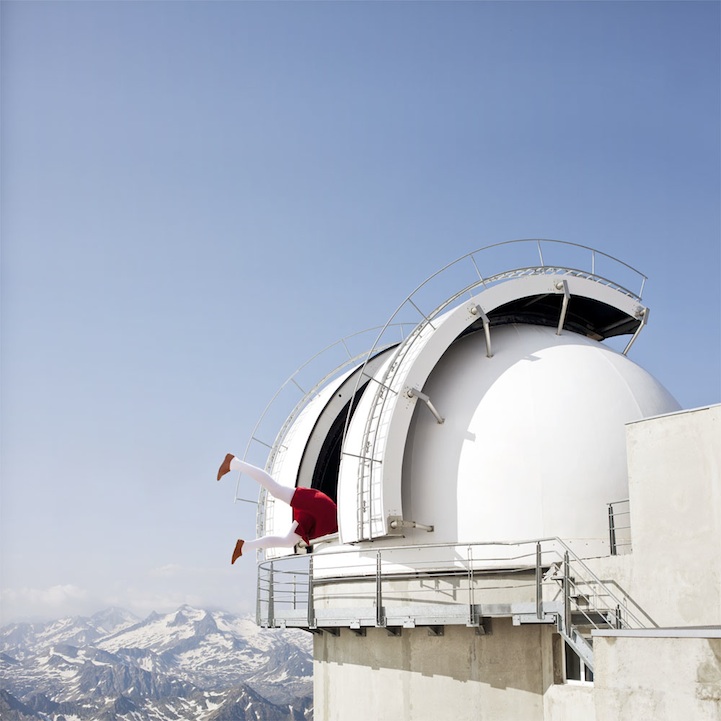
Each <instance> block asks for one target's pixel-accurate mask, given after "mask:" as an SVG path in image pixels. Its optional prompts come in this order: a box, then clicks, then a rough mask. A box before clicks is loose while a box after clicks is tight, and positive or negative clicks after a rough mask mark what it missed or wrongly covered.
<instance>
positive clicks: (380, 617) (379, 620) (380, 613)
mask: <svg viewBox="0 0 721 721" xmlns="http://www.w3.org/2000/svg"><path fill="white" fill-rule="evenodd" d="M382 578H383V574H382V573H381V552H380V551H377V552H376V626H385V625H386V619H385V613H384V610H383V589H382V588H381V580H382Z"/></svg>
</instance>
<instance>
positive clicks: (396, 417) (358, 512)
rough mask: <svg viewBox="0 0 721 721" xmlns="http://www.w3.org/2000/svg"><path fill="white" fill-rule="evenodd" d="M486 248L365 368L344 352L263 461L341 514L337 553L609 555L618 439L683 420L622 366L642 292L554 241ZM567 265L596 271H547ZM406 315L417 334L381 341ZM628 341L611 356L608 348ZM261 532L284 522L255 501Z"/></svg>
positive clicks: (449, 270)
mask: <svg viewBox="0 0 721 721" xmlns="http://www.w3.org/2000/svg"><path fill="white" fill-rule="evenodd" d="M529 247H530V249H537V250H538V254H539V255H538V261H540V262H539V263H538V264H534V263H532V264H525V265H524V264H520V265H519V264H518V263H519V262H520V261H521V260H522V259H521V258H520V257H519V258H516V257H515V256H514V258H513V260H512V261H511V264H510V265H508V266H501V268H502V270H501V272H497V273H495V274H493V275H488V274H482V273H481V270H480V269H481V268H482V267H484V263H482V262H481V261H482V260H484V259H485V258H486V252H490V251H493V250H503V249H506V250H512V251H513V252H514V253H516V252H518V253H520V252H521V251H523V252H524V253H525V251H527V250H528V249H529ZM482 250H483V252H481V251H477V252H475V253H471V254H469V255H467V256H464V258H461V259H459V260H458V261H456V262H455V263H453V264H451V265H449V266H447V267H446V268H445V269H442V271H439V273H437V274H435V275H434V276H431V278H429V279H428V280H427V281H426V282H425V283H423V284H422V285H421V286H419V287H418V288H417V289H416V290H415V291H414V292H413V293H412V294H411V295H410V296H409V297H408V298H407V299H406V301H405V302H404V303H403V304H402V305H401V306H400V307H399V309H398V310H397V311H396V313H394V314H393V316H392V317H391V319H390V320H389V321H388V323H387V324H386V326H384V328H383V331H382V332H381V333H380V334H379V335H378V337H377V339H376V342H375V344H374V346H373V347H372V348H371V350H370V351H368V352H367V353H366V354H364V357H365V361H362V360H361V359H359V358H358V357H353V356H352V354H350V352H349V353H348V359H347V360H346V361H345V362H344V365H343V367H342V368H343V372H342V373H336V372H335V371H333V372H331V373H329V374H326V375H325V376H323V378H322V380H321V381H320V382H319V383H317V384H315V385H314V386H313V387H312V390H311V391H308V392H306V394H305V396H304V397H303V398H302V399H301V401H300V402H299V403H298V404H297V405H296V408H295V409H294V411H293V412H292V413H291V414H290V416H288V417H287V420H286V422H285V424H284V425H283V427H282V428H281V431H280V432H279V433H278V435H277V436H276V438H275V442H274V443H273V444H272V446H271V452H270V455H269V457H268V462H267V468H268V470H269V472H271V473H272V474H273V475H275V476H276V477H277V478H278V479H279V481H280V482H281V483H283V484H285V485H287V486H289V487H293V486H310V487H313V488H317V489H319V490H322V491H323V492H325V493H327V494H328V495H330V496H331V497H332V498H333V499H334V500H337V504H338V528H339V534H338V538H337V539H336V541H337V542H338V543H339V544H340V545H341V546H344V547H351V546H354V547H355V549H356V550H359V551H362V550H363V549H366V548H371V547H372V546H370V545H369V546H366V544H369V543H371V544H372V543H373V542H375V541H376V540H379V539H384V543H387V544H391V545H392V546H394V547H395V546H396V545H404V544H405V545H414V544H416V545H441V544H464V543H503V544H508V543H511V542H517V541H523V540H531V539H541V538H548V537H558V538H561V539H563V540H564V542H567V543H569V544H570V545H571V546H572V547H575V550H577V551H579V552H581V553H587V554H589V555H593V554H595V553H596V552H600V553H604V552H607V550H608V525H607V524H608V506H607V504H609V503H613V502H616V501H621V500H624V499H626V498H627V497H628V478H627V470H626V469H627V465H626V430H625V425H626V424H627V423H630V422H633V421H637V420H639V419H642V418H646V417H649V416H654V415H659V414H663V413H668V412H673V411H676V410H679V405H678V403H677V402H676V401H675V400H674V398H673V397H672V396H671V395H670V394H669V393H668V392H667V391H666V390H665V389H664V388H663V386H662V385H661V384H660V383H659V382H658V381H656V380H655V379H654V378H653V377H652V376H651V375H650V374H649V373H647V372H646V371H645V370H643V369H642V368H640V367H639V366H638V365H636V364H635V363H634V362H633V361H631V360H630V359H629V358H628V357H627V352H628V351H629V349H630V348H631V346H632V345H633V343H634V341H635V340H636V338H637V336H638V335H639V333H640V332H641V330H642V329H643V328H644V327H645V325H646V324H647V322H648V308H646V307H645V306H644V305H643V304H642V302H641V292H642V290H643V285H644V282H645V276H642V275H641V274H639V273H638V272H637V271H635V270H633V269H632V268H630V266H627V265H625V264H623V263H621V262H620V261H617V260H616V259H613V258H611V257H610V256H606V255H604V254H603V253H599V252H598V251H594V250H592V249H588V248H585V247H583V246H573V245H569V244H564V243H559V242H557V241H543V242H541V241H540V240H539V241H534V242H532V243H530V242H528V241H517V242H516V241H513V242H509V243H507V244H500V245H499V246H498V247H494V246H489V247H488V248H486V249H482ZM561 251H563V253H564V254H566V253H571V255H572V254H573V252H576V251H582V252H583V254H584V255H585V254H588V257H587V258H586V260H587V261H590V265H589V264H586V265H584V263H583V262H579V261H583V259H584V258H583V257H581V258H576V260H575V261H573V262H569V263H568V264H558V263H549V256H550V254H551V252H553V253H554V254H555V253H556V252H561ZM489 267H492V266H489ZM504 268H508V269H504ZM606 268H608V270H606ZM602 269H603V270H604V274H601V270H602ZM609 271H611V272H613V274H614V275H617V274H618V276H619V281H620V279H621V278H623V279H624V283H626V284H627V287H624V285H621V283H620V282H619V281H613V280H610V279H609V276H608V275H607V273H608V272H609ZM466 273H468V275H466ZM473 274H475V277H474V275H473ZM629 274H630V277H629ZM441 281H442V282H441ZM631 282H640V286H641V288H640V290H639V291H633V290H629V289H628V287H630V285H631ZM436 283H438V286H436V285H435V284H436ZM406 317H409V318H411V319H413V318H415V320H414V322H413V323H412V324H411V325H410V328H411V330H410V331H408V330H407V329H406V330H403V332H402V336H401V338H400V339H398V338H396V339H391V338H390V337H389V335H388V333H387V331H388V332H390V331H391V330H393V329H394V328H395V327H402V326H403V325H404V324H407V321H406V320H405V318H406ZM400 321H402V323H401V322H400ZM624 335H625V336H629V337H630V339H629V341H628V343H627V345H626V348H625V350H624V351H623V352H622V353H619V352H617V351H615V350H613V349H612V348H610V347H609V346H608V345H605V344H604V343H603V342H602V341H603V340H605V339H607V338H614V337H619V336H624ZM346 350H348V349H347V348H346ZM295 385H298V384H297V383H296V384H295ZM267 445H270V444H267ZM258 519H259V522H258V526H259V531H264V532H271V533H280V532H282V529H283V528H284V527H286V526H287V524H288V522H289V520H290V512H289V511H288V509H284V508H275V504H274V502H273V499H272V498H270V499H269V498H266V497H265V496H263V494H261V502H260V505H259V513H258ZM319 545H320V546H323V548H319V550H320V551H321V552H323V549H324V548H325V549H327V547H328V544H325V545H324V544H319ZM282 553H283V551H281V552H280V554H278V555H282ZM275 555H276V554H275V552H271V554H270V555H269V556H268V557H273V556H275Z"/></svg>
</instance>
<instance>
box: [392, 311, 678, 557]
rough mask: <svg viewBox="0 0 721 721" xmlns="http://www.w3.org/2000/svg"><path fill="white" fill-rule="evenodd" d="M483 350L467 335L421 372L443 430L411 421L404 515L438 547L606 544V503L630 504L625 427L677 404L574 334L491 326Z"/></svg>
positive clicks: (631, 367) (426, 416)
mask: <svg viewBox="0 0 721 721" xmlns="http://www.w3.org/2000/svg"><path fill="white" fill-rule="evenodd" d="M493 350H494V354H493V357H492V358H486V357H485V341H484V338H483V334H482V333H479V332H476V333H472V334H469V335H466V336H464V337H462V338H460V339H459V340H457V341H456V342H455V343H453V344H452V345H451V346H450V347H449V349H448V350H447V351H446V353H445V354H444V355H443V357H442V358H441V360H440V361H439V363H438V364H437V365H436V366H435V368H434V369H433V371H432V373H431V374H430V376H429V378H428V381H427V383H426V384H425V387H424V391H425V392H426V393H427V394H428V395H429V396H430V397H431V398H432V399H433V403H434V405H435V406H436V408H438V410H439V412H440V413H442V414H443V415H444V416H445V421H444V423H443V424H438V423H437V422H436V421H435V419H434V418H433V416H432V415H431V414H430V413H428V412H418V411H417V412H416V413H415V415H414V418H413V422H412V425H411V429H410V432H409V435H408V439H407V442H406V449H405V454H404V455H405V462H404V478H403V483H402V488H403V491H402V492H403V508H404V511H405V512H406V513H407V515H408V517H410V518H413V519H416V520H418V521H420V522H422V523H426V524H432V525H433V526H434V529H435V532H434V534H433V541H434V542H437V543H443V542H466V541H468V542H472V541H473V542H478V541H511V540H514V541H515V540H521V539H530V538H543V537H549V536H559V537H562V538H564V539H566V540H569V541H576V542H578V541H581V542H583V541H584V540H589V541H590V540H592V539H593V540H594V541H598V540H599V539H605V538H606V536H607V529H608V527H607V515H606V504H607V503H609V502H612V501H617V500H620V499H623V498H626V497H627V495H628V479H627V473H626V439H625V428H624V424H626V423H628V422H629V421H634V420H637V419H639V418H643V417H647V416H650V415H656V414H660V413H665V412H669V411H674V410H677V409H678V408H679V406H678V404H677V402H676V401H675V400H674V399H673V397H672V396H671V395H670V394H669V393H668V391H666V390H665V389H664V388H663V386H661V384H660V383H659V382H658V381H656V380H655V379H654V378H653V377H652V376H651V375H650V374H649V373H647V372H646V371H644V370H643V369H642V368H640V367H639V366H638V365H636V364H635V363H634V362H633V361H631V360H629V359H628V358H627V357H626V356H625V355H622V354H620V353H617V352H615V351H613V350H611V349H610V348H608V347H607V346H604V345H602V344H600V343H598V342H597V341H594V340H591V339H589V338H586V337H584V336H581V335H578V334H576V333H570V332H564V333H563V334H562V335H557V334H556V332H555V331H554V329H552V328H549V327H544V326H537V325H525V324H514V325H504V326H499V327H497V328H495V329H494V336H493ZM423 410H425V409H422V408H421V409H419V411H423ZM411 479H412V480H411ZM594 545H595V544H594Z"/></svg>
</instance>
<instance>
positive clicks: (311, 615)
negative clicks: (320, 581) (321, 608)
mask: <svg viewBox="0 0 721 721" xmlns="http://www.w3.org/2000/svg"><path fill="white" fill-rule="evenodd" d="M308 628H309V629H310V628H315V602H314V600H313V555H312V554H311V556H310V559H309V560H308Z"/></svg>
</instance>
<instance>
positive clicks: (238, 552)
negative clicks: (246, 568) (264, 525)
mask: <svg viewBox="0 0 721 721" xmlns="http://www.w3.org/2000/svg"><path fill="white" fill-rule="evenodd" d="M244 543H245V541H243V540H242V539H240V538H239V539H238V541H237V543H236V544H235V548H234V549H233V560H232V561H231V562H230V565H231V566H232V565H233V564H234V563H235V562H236V561H237V560H238V559H239V558H240V557H241V556H242V555H243V544H244Z"/></svg>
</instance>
